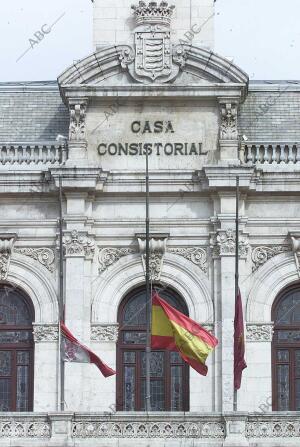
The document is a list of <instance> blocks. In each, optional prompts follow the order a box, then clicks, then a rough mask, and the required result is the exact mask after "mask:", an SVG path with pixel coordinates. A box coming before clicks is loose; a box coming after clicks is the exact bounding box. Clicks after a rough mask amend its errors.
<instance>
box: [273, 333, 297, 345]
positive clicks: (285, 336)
mask: <svg viewBox="0 0 300 447" xmlns="http://www.w3.org/2000/svg"><path fill="white" fill-rule="evenodd" d="M277 336H278V340H279V341H283V342H288V343H291V342H299V341H300V331H296V330H295V331H278V332H277Z"/></svg>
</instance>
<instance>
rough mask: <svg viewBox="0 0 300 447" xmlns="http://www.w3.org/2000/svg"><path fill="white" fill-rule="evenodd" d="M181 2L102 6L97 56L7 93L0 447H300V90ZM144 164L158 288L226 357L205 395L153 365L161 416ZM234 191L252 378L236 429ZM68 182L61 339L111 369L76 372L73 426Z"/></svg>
mask: <svg viewBox="0 0 300 447" xmlns="http://www.w3.org/2000/svg"><path fill="white" fill-rule="evenodd" d="M186 3H187V2H183V1H179V0H178V2H176V8H175V9H174V8H172V7H171V5H169V4H168V3H167V2H161V3H159V4H156V2H150V3H149V4H148V3H144V2H139V3H137V4H136V5H135V8H134V9H133V10H130V2H129V1H127V0H126V1H125V0H124V1H122V2H121V1H120V0H118V1H117V0H114V1H113V0H111V1H110V3H109V7H108V6H107V2H104V1H103V0H96V1H95V3H94V9H95V15H94V23H95V25H94V42H95V52H94V53H93V54H91V55H90V56H88V57H87V58H85V59H83V60H81V61H79V62H76V63H74V64H73V65H72V66H71V67H69V68H68V69H67V70H66V71H65V72H64V73H63V74H61V75H60V76H59V77H58V81H57V82H31V83H30V82H29V83H21V84H20V83H19V84H14V83H5V84H4V83H2V84H0V104H1V111H0V114H1V125H0V140H1V141H0V198H1V211H2V212H1V215H0V355H1V357H0V360H1V361H0V397H1V399H0V406H1V407H0V408H1V411H2V412H1V413H0V444H1V445H5V446H6V445H7V446H8V445H10V446H38V447H42V446H57V447H60V446H61V447H62V446H94V445H103V446H124V447H125V446H126V447H127V446H132V445H134V444H136V443H138V445H141V446H145V447H146V446H148V445H150V442H151V444H153V445H155V446H172V447H173V446H186V447H192V446H193V447H194V446H199V447H200V446H201V447H206V446H214V447H218V446H220V447H221V446H232V447H233V446H239V447H242V446H253V447H254V446H258V447H265V446H269V447H273V446H274V447H275V446H278V447H279V446H280V447H283V446H289V447H292V446H293V447H296V446H298V445H299V442H300V414H299V413H298V411H300V342H299V339H300V311H299V303H300V281H299V276H300V268H299V252H300V232H299V223H300V217H299V216H300V206H299V197H300V196H299V194H300V189H299V179H300V168H299V167H300V147H299V142H298V139H299V135H300V124H299V123H300V121H299V119H298V117H299V114H300V94H299V93H300V89H299V85H298V83H297V82H292V81H291V82H285V81H282V82H263V81H257V82H249V78H248V76H247V74H246V73H244V72H243V71H242V70H241V69H240V68H239V67H237V66H236V65H235V64H234V63H232V62H231V61H229V60H228V59H226V58H223V57H221V56H219V55H217V54H215V53H214V52H213V51H212V47H213V14H214V6H213V3H214V2H213V0H206V1H204V0H199V1H197V2H196V1H195V2H191V3H190V6H186ZM203 24H204V25H203ZM197 30H198V32H197ZM102 33H103V34H102ZM147 150H148V151H149V164H150V165H149V168H150V193H151V206H150V217H151V228H150V232H151V244H150V248H151V277H152V281H153V287H156V288H158V289H159V290H160V291H161V293H162V295H164V294H165V295H166V299H167V298H168V299H170V300H171V302H172V300H173V302H174V303H177V305H178V306H179V307H180V306H181V307H182V309H183V311H185V312H186V313H188V314H189V315H190V317H191V318H193V319H195V320H196V321H199V322H200V323H202V324H203V325H204V326H205V327H206V328H207V329H208V330H210V331H212V332H213V333H214V334H215V335H216V336H217V338H218V339H219V346H218V348H217V349H216V351H215V353H214V354H212V355H211V356H210V358H209V361H208V368H209V374H208V376H207V377H202V376H199V375H198V374H197V373H196V372H195V371H194V370H190V371H188V370H184V366H183V365H182V364H180V362H179V361H178V359H176V358H172V357H171V356H170V357H166V354H165V353H163V354H162V355H161V357H159V355H158V356H156V357H153V371H152V373H153V377H152V381H153V384H154V385H153V394H154V395H155V397H153V400H154V402H153V404H154V408H155V411H154V412H153V413H150V414H147V413H145V412H144V411H143V386H144V385H143V383H144V382H143V380H144V379H143V343H144V341H143V340H144V338H143V331H144V326H143V312H142V307H140V306H141V304H142V303H143V299H144V292H143V290H144V289H143V286H144V258H143V254H144V240H145V153H146V151H147ZM237 176H238V177H239V180H240V188H241V200H240V235H239V240H240V245H239V264H240V289H241V293H242V298H243V306H244V315H245V325H246V359H247V364H248V368H247V369H246V370H245V371H244V375H243V382H242V387H241V390H240V391H239V393H238V411H237V412H233V398H234V396H233V318H234V272H235V269H234V266H235V238H236V235H235V193H236V191H235V185H236V178H237ZM60 181H61V182H62V190H63V221H64V227H63V247H64V278H65V291H64V294H65V312H66V324H67V326H68V327H69V328H70V330H71V331H72V332H73V333H74V334H75V335H76V336H77V337H78V338H80V340H82V341H83V342H84V343H85V344H86V345H88V346H90V347H91V348H92V349H93V350H94V351H95V352H96V353H98V354H99V356H100V357H101V358H102V359H103V360H104V361H105V362H107V363H108V364H109V365H110V366H111V367H114V368H117V371H118V375H117V377H111V378H109V379H104V378H103V377H102V376H100V375H99V372H98V370H97V369H96V368H95V367H94V366H92V365H86V364H71V363H70V364H66V369H65V412H60V411H59V409H60V402H59V396H60V380H59V378H60V374H59V358H60V356H59V343H58V320H59V310H58V309H59V262H58V261H59V252H58V232H59V183H60ZM128 315H130V318H129V317H128ZM134 318H137V320H136V322H135V324H131V323H130V321H133V320H134ZM132 319H133V320H132ZM32 334H33V338H32ZM163 356H165V357H163Z"/></svg>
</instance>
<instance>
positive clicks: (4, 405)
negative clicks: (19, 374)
mask: <svg viewBox="0 0 300 447" xmlns="http://www.w3.org/2000/svg"><path fill="white" fill-rule="evenodd" d="M10 394H11V383H10V379H0V411H10V410H11V408H10V399H11V397H10Z"/></svg>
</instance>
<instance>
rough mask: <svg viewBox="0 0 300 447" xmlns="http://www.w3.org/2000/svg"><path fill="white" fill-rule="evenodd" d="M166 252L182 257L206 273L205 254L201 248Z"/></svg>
mask: <svg viewBox="0 0 300 447" xmlns="http://www.w3.org/2000/svg"><path fill="white" fill-rule="evenodd" d="M168 252H170V253H174V254H176V255H179V256H183V257H184V258H185V259H188V260H189V261H191V262H192V263H193V264H195V265H197V266H198V267H199V268H200V269H201V270H202V271H203V272H204V273H206V272H207V253H206V250H205V249H204V248H201V247H181V248H169V249H168Z"/></svg>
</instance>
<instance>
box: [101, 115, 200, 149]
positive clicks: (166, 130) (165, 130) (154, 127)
mask: <svg viewBox="0 0 300 447" xmlns="http://www.w3.org/2000/svg"><path fill="white" fill-rule="evenodd" d="M130 131H131V133H132V134H133V135H134V136H140V137H141V139H142V140H144V138H145V137H146V136H149V139H150V137H151V136H153V137H157V136H158V135H160V134H163V135H164V136H165V137H166V139H167V140H166V141H165V142H161V141H152V142H150V141H149V142H147V141H146V142H144V141H135V142H133V141H130V142H108V143H104V142H101V143H100V144H99V145H98V149H97V150H98V154H99V155H101V156H103V155H112V156H114V155H117V156H120V155H129V156H130V155H132V156H139V155H140V156H144V155H146V153H147V151H148V155H155V156H158V157H159V156H161V155H166V156H170V155H174V156H199V155H207V151H204V150H203V147H202V142H199V141H198V142H196V141H195V142H186V141H180V142H176V141H175V142H174V141H171V138H169V137H170V136H171V135H173V134H175V133H176V131H175V126H174V124H173V123H172V121H163V120H161V121H153V122H151V121H149V120H146V121H138V120H136V121H133V122H132V123H131V125H130ZM168 138H169V139H168ZM172 139H173V138H172Z"/></svg>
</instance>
